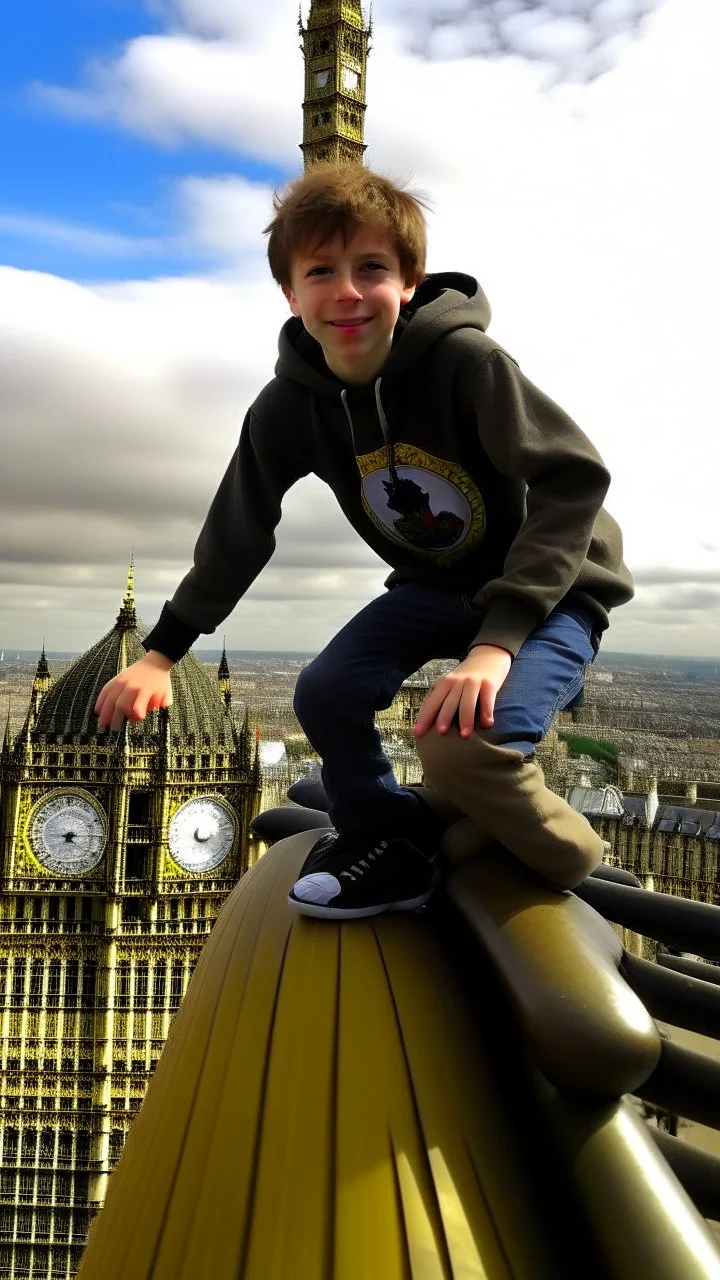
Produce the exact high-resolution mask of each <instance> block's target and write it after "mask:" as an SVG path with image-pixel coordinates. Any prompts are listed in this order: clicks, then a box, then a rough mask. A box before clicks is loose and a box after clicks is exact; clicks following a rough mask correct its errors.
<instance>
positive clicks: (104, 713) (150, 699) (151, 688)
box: [94, 649, 175, 733]
mask: <svg viewBox="0 0 720 1280" xmlns="http://www.w3.org/2000/svg"><path fill="white" fill-rule="evenodd" d="M174 665H175V664H174V663H173V662H172V660H171V659H170V658H166V657H165V654H164V653H158V652H157V650H155V649H151V650H150V652H149V653H147V654H146V655H145V657H144V658H141V659H140V660H139V662H134V663H133V664H132V666H131V667H126V668H125V670H124V671H120V672H119V673H118V675H116V676H113V678H112V680H108V682H107V684H106V685H103V688H102V689H101V690H100V693H99V694H98V699H97V702H96V703H95V707H94V710H95V714H96V716H97V717H98V733H103V732H104V731H105V729H107V728H108V726H109V727H110V729H111V730H112V731H113V732H114V733H117V732H118V731H119V730H120V729H122V726H123V721H124V720H125V719H128V720H144V719H145V716H146V715H147V713H148V711H155V710H156V709H157V708H158V707H169V706H172V700H173V699H172V687H171V684H170V671H171V670H172V668H173V666H174Z"/></svg>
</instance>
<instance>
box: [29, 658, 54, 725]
mask: <svg viewBox="0 0 720 1280" xmlns="http://www.w3.org/2000/svg"><path fill="white" fill-rule="evenodd" d="M50 679H51V677H50V668H49V667H48V664H47V658H46V657H45V640H44V639H43V644H42V653H41V654H40V657H39V659H38V664H37V669H36V671H35V677H34V679H33V684H32V693H31V695H30V709H31V714H32V718H33V719H34V718H35V716H36V715H37V713H38V711H39V709H40V703H41V702H42V700H43V698H44V697H45V694H46V693H47V691H48V689H49V688H50Z"/></svg>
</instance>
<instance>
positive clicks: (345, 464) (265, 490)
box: [143, 273, 633, 661]
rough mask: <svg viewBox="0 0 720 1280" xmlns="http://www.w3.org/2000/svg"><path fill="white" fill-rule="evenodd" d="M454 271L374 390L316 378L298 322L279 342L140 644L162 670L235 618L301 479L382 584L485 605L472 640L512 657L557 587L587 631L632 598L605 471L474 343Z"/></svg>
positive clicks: (413, 310)
mask: <svg viewBox="0 0 720 1280" xmlns="http://www.w3.org/2000/svg"><path fill="white" fill-rule="evenodd" d="M489 319H490V308H489V305H488V302H487V299H486V297H485V295H484V293H483V291H482V289H481V288H480V286H479V285H478V283H477V281H476V280H474V279H472V277H470V276H465V275H460V274H455V273H452V274H445V275H434V276H428V277H427V279H426V280H425V281H424V282H423V284H422V285H421V286H420V288H419V289H418V290H417V292H416V294H415V297H414V298H413V299H412V301H411V302H410V303H409V305H408V306H406V307H403V308H402V312H401V316H400V319H399V320H398V325H397V328H396V331H395V335H394V341H393V348H392V351H391V352H390V355H389V356H388V358H387V360H386V361H385V364H384V366H383V368H382V371H381V375H380V376H379V377H378V378H377V379H376V380H375V381H374V383H369V384H363V385H361V386H358V385H354V384H353V385H349V386H348V387H347V388H345V387H343V384H342V382H341V381H340V380H339V379H338V378H337V377H336V376H335V375H334V374H333V373H332V372H331V371H330V370H329V369H328V367H327V365H326V363H325V359H324V356H323V354H322V349H321V347H320V345H319V344H318V343H317V342H316V341H315V339H314V338H311V337H310V335H309V334H308V333H307V332H306V330H305V328H304V326H303V324H302V321H300V320H298V319H295V318H293V319H291V320H288V322H287V323H286V324H285V325H284V326H283V328H282V330H281V333H280V356H279V359H278V363H277V366H276V369H275V377H274V378H273V380H272V382H270V383H268V385H267V386H266V387H265V388H264V389H263V390H262V391H261V392H260V395H259V396H258V398H257V400H256V401H255V403H254V404H253V405H252V407H251V409H250V410H249V411H248V414H247V416H246V418H245V422H244V423H243V427H242V431H241V434H240V440H239V443H238V446H237V449H236V450H235V453H234V454H233V457H232V459H231V460H230V465H229V466H228V469H227V471H226V473H225V476H224V478H223V480H222V482H221V484H220V487H219V489H218V491H217V493H216V495H215V498H214V499H213V502H212V505H211V507H210V511H209V512H208V515H207V519H206V521H205V524H204V525H203V528H202V530H201V533H200V536H199V538H198V541H197V545H196V547H195V557H194V566H193V568H192V569H191V570H190V571H189V573H188V574H186V576H185V577H184V578H183V580H182V582H181V583H180V585H179V586H178V588H177V591H176V592H175V594H174V596H173V598H172V600H170V601H168V602H166V604H165V607H164V608H163V611H162V614H161V616H160V619H159V621H158V622H157V624H156V626H155V627H154V628H153V630H152V631H151V632H150V634H149V636H147V638H146V639H145V641H144V642H143V643H144V646H145V648H146V649H148V650H149V649H157V650H159V651H160V652H161V653H164V654H166V655H167V656H168V657H169V658H172V659H174V660H176V661H177V659H179V658H180V657H182V655H183V654H184V653H186V652H187V650H188V649H189V648H190V645H192V644H193V643H194V642H195V640H196V639H197V637H198V636H199V635H200V633H201V632H205V633H208V632H212V631H214V630H215V628H216V627H218V626H219V625H220V623H221V622H223V620H224V619H225V618H226V617H227V616H228V614H229V613H230V612H231V611H232V610H233V609H234V607H235V605H236V604H237V602H238V600H239V599H240V597H241V596H242V595H243V594H244V592H245V591H247V589H248V587H249V586H250V584H251V582H253V580H254V579H255V578H256V577H257V575H258V574H259V573H260V571H261V569H262V568H263V566H264V565H266V564H267V562H268V560H269V559H270V557H271V555H272V553H273V551H274V549H275V534H274V530H275V527H276V525H277V523H278V521H279V519H280V506H281V502H282V498H283V496H284V494H285V493H286V492H287V490H288V489H289V488H290V486H291V485H292V484H294V483H295V481H296V480H298V479H299V478H300V477H301V476H305V475H308V474H309V473H311V472H312V473H314V474H315V475H317V476H319V477H320V479H321V480H324V481H326V483H327V484H328V485H329V486H330V488H331V489H332V490H333V492H334V494H335V496H336V497H337V500H338V502H339V504H340V506H341V508H342V510H343V511H344V513H345V515H346V516H347V518H348V520H349V521H350V523H351V525H352V526H353V528H354V529H356V530H357V532H358V533H359V535H360V537H361V538H362V539H363V541H364V542H366V543H367V544H368V546H370V547H372V549H373V551H376V552H377V554H378V555H379V556H380V557H381V558H382V559H383V560H385V561H386V563H387V564H389V565H391V566H392V568H393V572H392V573H391V575H390V577H389V578H388V579H387V584H386V585H388V586H392V585H394V584H396V583H399V582H407V581H416V582H428V583H433V584H435V585H438V586H441V587H448V588H457V589H458V590H460V591H463V592H466V593H468V594H469V595H470V596H472V597H473V598H474V599H475V600H476V602H477V603H478V605H479V606H480V607H481V608H482V609H483V610H484V611H485V612H484V616H483V617H482V620H481V621H480V623H479V629H478V633H477V637H476V639H475V641H474V642H473V643H475V644H480V643H483V644H495V645H500V646H502V647H503V648H505V649H508V650H509V651H510V652H511V653H512V654H516V653H517V651H518V649H519V648H520V645H521V644H522V643H523V641H524V640H525V639H526V637H527V636H528V635H529V633H530V632H531V631H532V630H533V628H534V627H536V626H537V625H538V624H539V623H540V622H542V621H543V619H544V618H546V617H547V615H548V613H549V612H550V611H551V609H553V608H554V607H555V605H557V604H558V603H559V601H561V600H563V599H564V598H565V597H566V596H567V595H568V593H571V597H572V598H573V599H574V600H576V601H578V602H583V603H584V604H585V605H588V606H590V607H591V609H592V610H593V611H594V613H595V614H596V616H597V619H598V627H599V629H603V628H604V627H606V626H607V624H608V610H609V609H611V608H613V607H614V606H616V605H620V604H624V603H625V602H626V601H627V600H630V599H631V597H632V595H633V585H632V578H631V576H630V574H629V572H628V570H627V568H626V567H625V565H624V563H623V559H622V536H621V533H620V530H619V528H618V526H617V524H616V523H615V521H614V520H613V519H612V517H611V516H609V515H608V513H607V512H606V511H605V510H604V508H603V505H602V503H603V499H604V497H605V494H606V491H607V488H608V484H609V480H610V477H609V475H608V472H607V470H606V468H605V466H604V465H603V462H602V459H601V458H600V457H599V455H598V453H597V452H596V451H595V449H594V448H593V446H592V445H591V443H590V441H589V440H588V439H587V437H586V436H585V435H583V433H582V431H580V429H579V428H578V427H577V426H576V425H575V423H574V422H573V421H572V419H570V418H569V417H568V416H567V414H566V413H564V412H563V411H562V409H560V408H559V407H558V406H557V405H556V404H554V402H553V401H552V400H550V399H549V398H548V397H547V396H546V395H543V393H542V392H541V391H539V390H538V388H537V387H535V386H533V384H532V383H531V382H530V381H529V380H528V379H527V378H526V377H524V375H523V374H522V373H521V372H520V370H519V368H518V366H517V364H516V363H515V361H514V360H513V359H512V358H511V357H510V356H509V355H508V354H507V353H506V352H505V351H503V350H502V348H501V347H499V346H498V344H497V343H496V342H494V341H493V339H492V338H489V337H488V336H487V335H486V333H485V328H486V326H487V323H488V321H489Z"/></svg>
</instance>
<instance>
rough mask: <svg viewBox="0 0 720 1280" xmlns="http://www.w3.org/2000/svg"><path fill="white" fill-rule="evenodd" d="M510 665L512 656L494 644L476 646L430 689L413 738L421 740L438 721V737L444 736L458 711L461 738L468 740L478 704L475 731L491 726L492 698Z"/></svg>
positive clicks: (492, 713)
mask: <svg viewBox="0 0 720 1280" xmlns="http://www.w3.org/2000/svg"><path fill="white" fill-rule="evenodd" d="M511 665H512V654H510V653H508V651H507V649H501V648H499V646H498V645H495V644H477V645H475V646H474V648H472V649H471V650H470V652H469V654H468V656H467V658H465V659H464V660H463V661H462V662H461V663H460V665H459V666H457V667H455V670H454V671H451V672H449V674H448V675H446V676H443V677H442V679H441V680H438V682H437V684H435V685H433V687H432V689H431V690H430V692H429V694H428V696H427V698H426V699H425V701H424V702H423V704H422V707H421V708H420V715H419V716H418V718H417V720H416V722H415V730H414V732H415V737H416V738H421V737H422V735H423V734H424V733H427V731H428V729H430V728H432V726H433V724H435V722H436V721H437V730H438V733H447V731H448V729H449V728H450V725H451V724H452V721H453V716H454V715H455V713H456V712H457V711H458V709H459V713H460V714H459V717H458V719H459V722H460V737H461V738H469V737H470V734H471V733H472V731H473V729H474V728H475V722H476V721H475V717H476V712H477V706H478V700H479V702H480V718H479V721H478V728H480V729H489V728H490V727H491V725H492V724H493V723H494V711H495V698H496V696H497V691H498V689H499V688H500V687H501V685H502V684H503V683H504V681H505V677H506V676H507V673H508V671H509V670H510V667H511Z"/></svg>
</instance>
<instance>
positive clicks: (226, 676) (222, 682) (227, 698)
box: [217, 636, 232, 711]
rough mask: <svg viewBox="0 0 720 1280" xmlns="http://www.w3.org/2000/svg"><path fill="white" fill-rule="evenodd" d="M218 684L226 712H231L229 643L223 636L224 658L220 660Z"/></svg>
mask: <svg viewBox="0 0 720 1280" xmlns="http://www.w3.org/2000/svg"><path fill="white" fill-rule="evenodd" d="M217 682H218V689H219V690H220V693H221V694H222V699H223V702H224V703H225V710H226V711H229V710H230V703H231V701H232V694H231V692H230V668H229V666H228V660H227V643H226V638H225V636H223V650H222V657H221V659H220V666H219V667H218V673H217Z"/></svg>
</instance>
